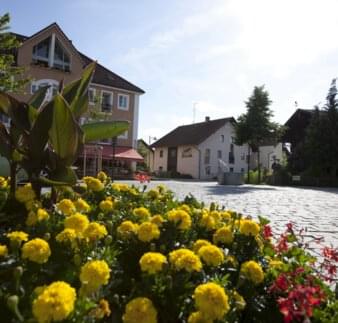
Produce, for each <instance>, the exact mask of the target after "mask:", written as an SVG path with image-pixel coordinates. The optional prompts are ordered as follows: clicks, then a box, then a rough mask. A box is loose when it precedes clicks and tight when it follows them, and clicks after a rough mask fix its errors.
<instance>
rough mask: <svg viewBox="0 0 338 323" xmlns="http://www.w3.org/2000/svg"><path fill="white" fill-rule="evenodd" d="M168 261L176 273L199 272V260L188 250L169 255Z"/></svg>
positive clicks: (200, 266) (180, 250)
mask: <svg viewBox="0 0 338 323" xmlns="http://www.w3.org/2000/svg"><path fill="white" fill-rule="evenodd" d="M169 261H170V263H171V265H172V266H173V268H174V269H175V270H177V271H179V270H185V271H187V272H193V271H197V272H198V271H201V270H202V263H201V260H200V258H199V257H198V256H197V255H196V254H195V253H194V252H192V251H191V250H189V249H183V248H182V249H177V250H174V251H172V252H170V253H169Z"/></svg>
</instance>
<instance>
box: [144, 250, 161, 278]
mask: <svg viewBox="0 0 338 323" xmlns="http://www.w3.org/2000/svg"><path fill="white" fill-rule="evenodd" d="M139 263H140V266H141V270H142V271H145V272H147V273H148V274H151V275H152V274H156V273H158V272H160V271H162V269H163V266H164V265H165V264H166V263H167V258H166V257H165V256H164V255H162V254H161V253H159V252H147V253H145V254H144V255H143V256H142V257H141V259H140V261H139Z"/></svg>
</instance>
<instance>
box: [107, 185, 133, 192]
mask: <svg viewBox="0 0 338 323" xmlns="http://www.w3.org/2000/svg"><path fill="white" fill-rule="evenodd" d="M111 188H112V189H113V190H114V191H117V192H128V191H130V188H129V186H128V185H127V184H122V183H113V184H111Z"/></svg>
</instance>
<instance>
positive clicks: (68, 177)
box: [49, 167, 77, 185]
mask: <svg viewBox="0 0 338 323" xmlns="http://www.w3.org/2000/svg"><path fill="white" fill-rule="evenodd" d="M49 178H50V180H51V181H54V182H59V183H66V184H68V185H74V184H76V181H77V176H76V174H75V172H74V170H73V168H71V167H61V168H59V169H57V170H56V171H54V172H53V173H52V174H50V177H49Z"/></svg>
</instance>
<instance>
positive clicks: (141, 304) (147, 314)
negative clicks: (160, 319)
mask: <svg viewBox="0 0 338 323" xmlns="http://www.w3.org/2000/svg"><path fill="white" fill-rule="evenodd" d="M122 321H123V322H124V323H157V311H156V309H155V307H154V305H153V303H152V301H151V300H150V299H148V298H146V297H137V298H134V299H133V300H131V301H130V302H129V303H128V304H127V306H126V310H125V313H124V314H123V316H122Z"/></svg>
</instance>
